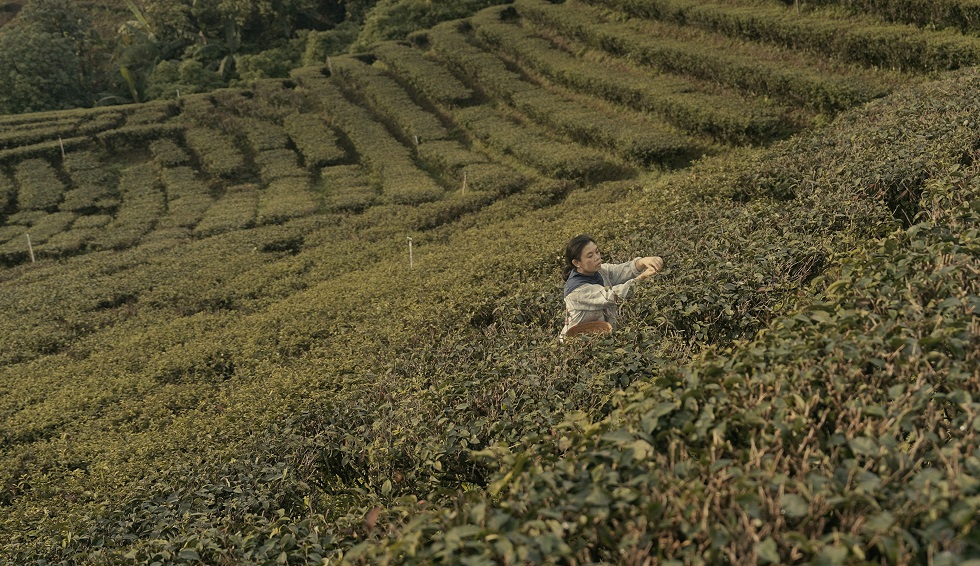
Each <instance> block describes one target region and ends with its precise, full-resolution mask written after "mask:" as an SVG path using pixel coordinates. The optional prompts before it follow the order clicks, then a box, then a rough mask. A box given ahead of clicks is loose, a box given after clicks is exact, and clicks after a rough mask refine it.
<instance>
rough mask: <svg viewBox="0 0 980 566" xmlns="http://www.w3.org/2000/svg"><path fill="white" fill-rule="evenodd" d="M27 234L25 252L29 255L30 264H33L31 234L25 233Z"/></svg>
mask: <svg viewBox="0 0 980 566" xmlns="http://www.w3.org/2000/svg"><path fill="white" fill-rule="evenodd" d="M25 234H27V251H28V252H30V254H31V263H35V260H34V246H33V245H31V234H30V232H25Z"/></svg>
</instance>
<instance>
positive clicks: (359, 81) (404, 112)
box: [332, 57, 449, 142]
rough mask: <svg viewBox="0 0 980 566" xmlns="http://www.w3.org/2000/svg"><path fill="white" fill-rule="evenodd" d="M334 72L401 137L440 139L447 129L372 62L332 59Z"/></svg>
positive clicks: (340, 58)
mask: <svg viewBox="0 0 980 566" xmlns="http://www.w3.org/2000/svg"><path fill="white" fill-rule="evenodd" d="M332 68H333V70H334V72H335V73H337V74H338V75H339V76H341V77H343V78H344V79H345V82H347V84H348V85H350V86H351V87H353V89H354V90H355V91H356V92H357V93H358V95H359V100H362V101H364V102H366V103H368V104H370V105H371V107H372V108H374V109H376V110H377V112H378V113H379V114H380V115H381V116H384V117H385V119H387V120H389V121H390V122H391V123H392V124H393V125H394V126H395V129H396V131H397V132H398V133H399V134H400V136H401V137H402V138H404V139H408V140H412V141H413V142H414V140H416V139H418V140H421V141H424V142H429V141H437V140H443V139H446V138H448V137H449V130H448V129H447V128H446V127H445V126H444V125H443V124H442V122H441V121H440V120H439V117H438V116H436V115H435V114H432V113H431V112H428V111H426V110H425V109H423V108H421V107H420V106H419V105H418V104H417V103H416V102H415V101H414V100H412V98H411V97H410V96H409V94H408V93H407V92H405V90H404V89H403V88H402V87H401V86H400V85H399V84H398V83H397V82H395V81H394V80H393V79H390V78H388V77H387V76H386V75H385V74H384V73H383V72H382V71H380V70H379V69H377V68H376V67H374V66H372V65H368V64H365V63H364V62H362V61H361V60H360V59H357V58H353V57H337V58H334V59H332Z"/></svg>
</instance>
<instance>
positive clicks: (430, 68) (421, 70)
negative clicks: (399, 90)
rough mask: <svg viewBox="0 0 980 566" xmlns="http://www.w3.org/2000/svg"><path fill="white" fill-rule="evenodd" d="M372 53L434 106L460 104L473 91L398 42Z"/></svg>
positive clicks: (374, 50)
mask: <svg viewBox="0 0 980 566" xmlns="http://www.w3.org/2000/svg"><path fill="white" fill-rule="evenodd" d="M371 53H372V54H373V55H375V56H376V57H378V59H380V60H381V61H382V62H384V64H385V65H386V66H387V67H388V68H389V69H391V70H392V71H393V72H394V73H395V74H396V75H398V76H399V77H400V78H401V79H402V80H404V81H405V82H407V83H408V84H410V85H412V88H414V89H415V90H416V91H418V92H420V93H422V94H423V95H424V96H425V97H426V98H428V99H430V100H433V101H435V102H437V103H440V104H448V105H459V104H464V103H466V102H467V101H469V100H471V99H472V98H473V96H474V93H473V90H472V89H470V88H469V87H467V86H466V85H465V84H463V83H462V82H460V80H459V79H457V78H456V77H455V76H454V75H453V74H452V73H451V72H449V70H447V69H446V68H445V67H444V66H442V65H440V64H438V63H437V62H435V61H433V60H431V59H428V58H426V57H425V55H424V54H423V53H422V51H421V50H420V49H413V48H412V47H410V46H408V45H404V44H402V43H398V42H383V43H379V44H378V45H376V46H374V48H373V49H372V50H371Z"/></svg>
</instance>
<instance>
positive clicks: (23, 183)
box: [14, 159, 65, 210]
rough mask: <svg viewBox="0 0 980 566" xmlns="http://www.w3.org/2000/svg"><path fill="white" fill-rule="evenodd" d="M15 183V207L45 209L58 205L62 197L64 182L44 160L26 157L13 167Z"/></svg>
mask: <svg viewBox="0 0 980 566" xmlns="http://www.w3.org/2000/svg"><path fill="white" fill-rule="evenodd" d="M14 182H15V183H16V184H17V188H18V190H17V208H18V209H20V210H46V209H52V208H54V207H56V206H58V203H59V202H61V199H62V198H64V193H65V184H64V182H62V180H61V179H60V178H59V177H58V175H57V173H56V172H55V170H54V167H52V166H51V163H49V162H48V161H46V160H43V159H26V160H24V161H21V162H20V163H18V164H17V167H16V169H14Z"/></svg>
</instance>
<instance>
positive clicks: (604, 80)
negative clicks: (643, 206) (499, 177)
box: [471, 8, 793, 143]
mask: <svg viewBox="0 0 980 566" xmlns="http://www.w3.org/2000/svg"><path fill="white" fill-rule="evenodd" d="M509 10H510V11H509ZM509 10H508V9H506V8H504V9H489V10H484V11H482V12H480V13H478V14H476V15H475V16H473V17H472V18H471V21H472V22H473V26H474V29H475V32H476V33H477V35H478V36H479V37H480V38H481V39H482V40H484V41H486V42H487V43H489V44H490V45H492V46H493V47H494V48H495V49H496V50H498V51H501V52H504V53H507V54H508V55H510V56H511V57H514V58H515V59H516V60H517V61H518V62H519V63H521V64H523V65H527V66H529V67H531V68H533V69H534V71H536V72H538V73H541V74H543V75H545V76H547V77H548V78H549V79H550V80H552V81H555V82H557V83H560V84H563V85H565V86H567V87H570V88H574V89H577V90H581V91H584V92H587V93H589V94H592V95H594V96H597V97H601V98H606V99H608V100H612V101H614V102H618V103H620V104H624V105H627V106H630V107H632V108H635V109H637V110H643V111H648V112H652V113H654V114H657V115H658V116H661V117H663V118H664V119H665V120H667V121H668V122H670V123H672V124H674V125H675V126H678V127H680V128H683V129H685V130H688V131H691V132H703V133H706V134H708V135H711V136H712V137H714V138H716V139H718V140H719V141H722V142H729V143H759V142H762V141H764V140H771V139H778V138H781V137H785V136H786V135H787V134H789V133H790V132H791V131H792V130H793V126H792V124H791V123H789V122H788V120H787V119H786V118H784V117H782V116H781V114H783V113H785V112H786V109H780V108H779V107H778V106H773V105H771V104H765V103H763V104H760V103H759V101H757V100H755V99H753V98H750V97H747V96H742V95H740V94H738V93H735V92H726V93H724V94H713V93H712V92H710V90H711V89H707V88H705V86H704V85H703V84H701V85H699V84H698V83H697V82H696V81H693V80H690V79H686V78H684V77H681V76H671V75H668V74H659V75H657V76H656V77H649V76H647V75H646V74H643V73H639V72H636V71H635V70H633V69H629V68H624V66H620V65H616V66H609V65H595V64H594V63H591V62H589V61H587V60H583V59H579V58H577V57H575V56H574V55H572V54H571V53H567V52H565V51H562V50H560V49H558V48H556V47H555V46H554V45H553V44H552V43H551V42H550V41H548V40H546V39H544V38H540V37H536V36H534V35H532V34H531V33H530V32H529V30H527V29H522V27H521V26H519V25H515V23H513V22H512V23H504V22H502V21H501V20H505V21H509V20H513V19H515V17H519V14H518V13H516V12H514V13H512V11H513V9H512V8H511V9H509Z"/></svg>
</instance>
